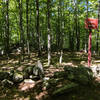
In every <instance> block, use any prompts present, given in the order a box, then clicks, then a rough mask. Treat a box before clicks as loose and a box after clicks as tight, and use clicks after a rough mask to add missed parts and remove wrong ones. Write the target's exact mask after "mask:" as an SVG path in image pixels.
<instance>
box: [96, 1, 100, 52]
mask: <svg viewBox="0 0 100 100" xmlns="http://www.w3.org/2000/svg"><path fill="white" fill-rule="evenodd" d="M99 28H100V0H99V1H98V33H97V34H96V35H97V41H96V51H97V53H98V51H99V32H100V29H99Z"/></svg>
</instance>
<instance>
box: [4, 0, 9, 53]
mask: <svg viewBox="0 0 100 100" xmlns="http://www.w3.org/2000/svg"><path fill="white" fill-rule="evenodd" d="M6 7H7V8H6V9H7V10H6V30H5V31H6V44H5V50H6V53H7V54H9V0H7V1H6Z"/></svg>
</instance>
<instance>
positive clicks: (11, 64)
mask: <svg viewBox="0 0 100 100" xmlns="http://www.w3.org/2000/svg"><path fill="white" fill-rule="evenodd" d="M87 56H88V55H87V54H86V53H84V52H64V53H63V63H62V64H61V65H59V63H58V62H59V59H58V58H59V55H57V53H56V52H53V53H52V64H51V66H49V67H48V66H47V54H46V53H42V56H41V57H39V58H38V57H37V53H36V52H34V53H31V54H30V58H28V56H27V55H24V61H23V62H20V64H19V56H18V54H17V53H12V54H11V55H10V57H9V58H8V57H7V56H5V55H4V56H0V69H2V70H4V71H5V70H11V69H15V70H16V69H18V70H22V69H23V68H24V67H27V66H33V65H35V63H36V62H37V60H38V59H40V60H41V62H42V63H43V66H44V70H45V76H46V77H51V76H53V74H54V72H56V71H62V70H63V66H67V65H70V66H78V65H84V66H87ZM99 59H100V56H97V55H93V56H92V61H91V62H92V64H91V66H97V64H96V63H95V62H96V61H99ZM97 81H98V83H99V79H98V80H97ZM41 84H42V81H41V80H38V81H37V82H36V83H35V85H33V86H32V88H30V89H29V90H28V89H26V90H25V91H21V88H22V87H23V86H22V84H19V85H14V86H13V87H10V88H8V87H5V88H4V87H2V86H0V100H44V99H43V97H45V100H100V85H98V84H95V85H94V86H83V85H81V86H79V87H78V89H76V90H73V91H71V92H69V93H64V94H62V95H60V96H59V97H53V98H52V97H50V95H48V91H46V90H45V89H43V87H42V85H41ZM52 88H54V87H52Z"/></svg>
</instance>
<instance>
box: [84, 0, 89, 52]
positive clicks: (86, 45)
mask: <svg viewBox="0 0 100 100" xmlns="http://www.w3.org/2000/svg"><path fill="white" fill-rule="evenodd" d="M86 4H87V15H86V18H88V0H86ZM88 34H89V32H88V30H86V35H85V52H86V53H87V52H88V36H89V35H88Z"/></svg>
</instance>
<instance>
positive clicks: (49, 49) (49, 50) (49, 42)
mask: <svg viewBox="0 0 100 100" xmlns="http://www.w3.org/2000/svg"><path fill="white" fill-rule="evenodd" d="M50 1H51V0H47V24H48V25H47V32H48V66H50V64H51V35H50V32H51V31H50Z"/></svg>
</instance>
